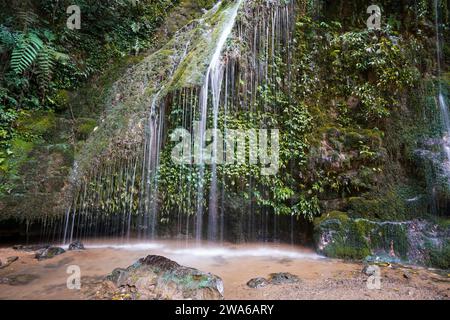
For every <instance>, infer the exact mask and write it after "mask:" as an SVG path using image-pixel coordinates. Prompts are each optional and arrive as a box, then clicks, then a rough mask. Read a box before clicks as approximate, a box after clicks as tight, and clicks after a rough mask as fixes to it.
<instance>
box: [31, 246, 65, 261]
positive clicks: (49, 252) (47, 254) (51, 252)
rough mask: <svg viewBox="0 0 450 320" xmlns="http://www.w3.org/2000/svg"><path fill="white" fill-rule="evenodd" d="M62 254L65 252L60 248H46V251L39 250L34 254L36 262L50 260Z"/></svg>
mask: <svg viewBox="0 0 450 320" xmlns="http://www.w3.org/2000/svg"><path fill="white" fill-rule="evenodd" d="M64 252H66V250H64V249H63V248H60V247H48V248H46V249H41V250H39V251H38V252H36V255H35V258H36V259H38V260H45V259H51V258H53V257H55V256H58V255H60V254H63V253H64Z"/></svg>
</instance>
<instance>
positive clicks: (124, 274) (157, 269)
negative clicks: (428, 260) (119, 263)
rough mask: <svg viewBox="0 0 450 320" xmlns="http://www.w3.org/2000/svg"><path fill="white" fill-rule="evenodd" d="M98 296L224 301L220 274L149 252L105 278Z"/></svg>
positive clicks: (132, 298)
mask: <svg viewBox="0 0 450 320" xmlns="http://www.w3.org/2000/svg"><path fill="white" fill-rule="evenodd" d="M97 298H99V299H113V300H154V299H158V300H160V299H163V300H221V299H223V282H222V279H220V278H219V277H218V276H215V275H213V274H211V273H205V272H202V271H199V270H197V269H194V268H188V267H184V266H181V265H179V264H178V263H176V262H175V261H172V260H169V259H167V258H165V257H162V256H154V255H150V256H147V257H146V258H142V259H139V260H138V261H137V262H136V263H134V264H133V265H131V266H129V267H128V268H126V269H115V270H114V271H113V272H112V273H111V274H109V275H108V276H107V277H106V281H105V282H104V283H102V285H101V288H100V289H99V290H98V293H97Z"/></svg>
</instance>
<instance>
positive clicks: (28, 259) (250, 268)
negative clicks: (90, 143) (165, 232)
mask: <svg viewBox="0 0 450 320" xmlns="http://www.w3.org/2000/svg"><path fill="white" fill-rule="evenodd" d="M85 246H86V249H87V250H85V251H72V252H66V253H64V254H62V255H60V256H57V257H55V258H53V259H49V260H45V261H37V260H36V259H34V254H33V253H25V252H18V251H14V250H12V249H1V250H0V252H1V256H3V257H6V256H13V255H19V256H20V259H19V261H17V262H15V263H14V264H12V265H11V266H10V267H9V268H7V270H5V271H3V270H2V271H3V272H2V273H1V276H2V277H8V276H17V275H27V277H28V278H32V277H35V278H36V279H34V280H32V281H30V282H29V283H27V284H17V285H13V286H11V285H5V284H3V285H0V299H11V298H18V299H55V298H56V299H79V298H84V296H83V295H84V290H81V292H80V291H76V290H75V291H74V290H69V289H67V286H66V281H67V277H68V276H69V275H68V274H67V273H66V270H67V267H68V266H71V265H78V266H79V267H80V269H81V276H82V287H83V285H87V286H90V285H91V284H92V283H95V282H98V281H100V280H101V279H102V278H103V277H104V276H105V275H107V274H108V273H110V272H111V271H112V270H113V269H115V268H118V267H127V266H129V265H131V264H132V263H134V262H135V261H136V260H137V259H139V258H141V257H145V256H147V255H150V254H157V255H163V256H165V257H168V258H170V259H172V260H174V261H176V262H178V263H179V264H182V265H185V266H189V267H194V268H197V269H200V270H202V271H206V272H211V273H214V274H216V275H218V276H220V277H221V278H222V279H223V280H224V286H225V296H226V297H227V298H237V295H236V294H237V292H236V290H237V288H238V287H241V286H245V284H246V282H247V281H248V280H250V279H251V278H254V277H257V276H264V277H266V276H268V275H269V274H270V273H272V272H293V273H295V272H296V271H299V270H301V271H302V274H303V275H305V274H309V275H310V276H311V277H313V276H314V274H315V273H316V272H319V271H320V270H319V269H320V268H319V269H318V268H317V267H318V266H320V265H323V266H325V265H327V264H328V263H327V261H328V260H327V259H324V258H322V257H320V256H318V255H316V254H315V253H314V252H313V251H311V250H309V249H305V248H301V247H294V246H288V245H276V244H264V245H261V244H240V245H234V244H224V245H212V244H206V243H201V244H198V243H195V242H186V241H156V242H145V243H142V242H141V243H139V242H131V243H111V242H98V241H97V242H90V243H85ZM2 260H3V261H5V260H6V259H5V258H3V259H2ZM319 261H320V263H319ZM326 269H329V268H326ZM30 275H31V276H30ZM28 280H30V279H28ZM19 281H20V279H19ZM24 281H25V282H27V280H24ZM82 289H83V288H82Z"/></svg>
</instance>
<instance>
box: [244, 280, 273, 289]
mask: <svg viewBox="0 0 450 320" xmlns="http://www.w3.org/2000/svg"><path fill="white" fill-rule="evenodd" d="M267 285H269V281H267V279H265V278H262V277H258V278H253V279H250V280H249V281H248V282H247V286H249V287H250V288H252V289H258V288H263V287H265V286H267Z"/></svg>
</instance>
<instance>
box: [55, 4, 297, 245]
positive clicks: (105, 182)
mask: <svg viewBox="0 0 450 320" xmlns="http://www.w3.org/2000/svg"><path fill="white" fill-rule="evenodd" d="M294 7H295V6H294V2H293V1H284V0H282V1H281V0H280V1H273V0H270V1H266V0H264V1H260V0H236V1H222V2H218V3H217V4H216V5H215V6H214V7H213V8H212V9H210V10H209V11H208V12H206V13H205V15H204V16H203V17H202V18H201V19H198V20H195V21H193V22H191V23H190V24H189V25H187V26H185V27H183V28H182V29H181V30H179V31H178V32H177V33H176V35H175V37H174V39H173V40H171V41H169V42H168V44H166V45H165V46H164V47H163V48H162V49H161V50H159V51H157V52H155V53H154V54H151V55H150V56H148V57H147V58H145V59H144V61H143V62H142V63H140V64H138V65H137V66H135V67H133V68H132V69H130V70H129V71H128V72H127V74H126V75H125V76H124V78H123V79H121V80H120V81H118V82H117V83H116V84H115V88H114V90H113V94H112V98H111V101H110V102H109V104H110V106H109V107H108V113H107V114H106V116H105V117H104V118H103V119H102V123H101V125H100V126H99V128H98V130H97V131H96V132H94V133H93V134H92V136H91V137H90V138H89V140H88V142H87V144H86V146H84V147H83V150H82V152H81V154H80V156H79V157H78V161H77V163H79V168H78V169H77V177H78V178H76V179H75V180H76V182H75V183H74V187H73V201H72V203H71V205H70V206H68V209H67V211H66V215H65V218H64V223H65V225H64V227H63V231H62V232H63V233H64V240H65V241H71V240H72V239H74V238H77V239H80V238H83V237H89V236H105V237H109V238H110V237H117V238H118V239H125V240H127V239H130V237H132V236H137V237H138V238H143V239H148V238H155V237H157V236H162V235H163V234H167V233H168V232H169V233H172V234H173V233H174V232H175V233H177V235H183V236H184V237H186V238H188V237H190V236H193V237H194V238H195V239H196V240H197V241H200V240H201V239H203V237H204V235H206V236H207V239H209V240H213V241H215V240H224V238H225V233H226V232H227V230H226V229H227V222H228V215H229V213H228V212H227V209H226V205H225V202H226V200H225V197H226V196H227V191H226V190H225V184H226V181H225V178H224V176H223V175H221V174H220V169H219V164H220V161H215V160H217V158H221V157H222V156H223V154H222V153H223V150H221V147H220V146H219V141H220V138H221V134H219V129H221V130H222V131H223V133H224V134H225V133H226V132H227V131H228V130H232V129H234V128H233V127H230V128H229V124H228V123H227V117H228V116H232V115H233V114H234V113H236V112H241V111H245V112H251V111H255V110H254V108H255V107H254V105H255V102H256V101H257V99H258V90H259V88H261V86H263V85H264V84H266V83H268V82H269V81H271V80H272V81H273V80H274V79H275V78H276V75H275V71H274V69H275V68H274V66H275V62H276V60H277V59H280V61H282V62H283V63H284V64H285V65H286V66H287V70H286V74H285V75H284V76H283V79H280V80H281V81H280V80H279V81H277V82H279V84H278V86H280V87H281V86H285V87H288V86H289V79H290V76H291V71H290V68H289V65H290V61H291V53H290V46H291V41H292V33H293V26H294V23H293V19H294ZM263 111H265V112H268V111H270V112H274V113H275V112H278V111H277V110H272V109H271V107H269V106H267V105H265V106H264V110H263ZM174 112H175V116H174ZM221 119H222V120H221ZM179 126H181V127H183V128H186V129H188V130H191V131H193V132H194V137H200V139H199V140H198V141H197V140H196V138H195V139H194V141H193V143H192V146H193V154H192V155H193V159H191V160H194V161H193V162H192V163H190V164H185V165H180V166H179V167H178V168H177V170H179V171H178V173H177V176H172V177H171V179H176V180H177V181H179V183H178V186H177V188H178V190H170V192H171V193H172V194H174V195H176V194H180V195H181V196H180V197H178V198H177V200H176V201H177V202H176V203H173V200H171V201H172V202H171V203H170V205H171V209H170V211H169V212H167V210H168V209H166V208H167V207H168V202H167V199H165V198H162V197H163V194H164V192H169V191H168V190H165V189H164V188H166V187H167V186H164V185H161V179H162V177H163V176H164V175H165V174H168V173H171V172H172V170H173V168H174V166H173V164H168V162H169V160H168V159H167V154H170V152H169V151H170V150H169V149H170V148H169V147H168V146H169V143H170V141H169V140H170V139H169V136H170V133H171V132H172V131H173V130H174V129H176V127H179ZM208 127H210V128H208ZM209 132H212V134H209ZM207 135H210V136H207ZM206 140H208V141H210V142H212V148H211V150H208V155H210V156H208V157H207V158H208V159H206V158H205V159H204V152H203V149H204V148H205V145H206ZM194 180H195V181H198V183H193V181H194ZM250 180H251V179H250ZM246 188H248V189H247V190H244V189H242V190H240V191H241V193H243V192H244V191H248V190H252V188H261V187H258V186H255V185H253V184H252V183H249V185H248V186H247V187H246ZM258 191H261V192H262V191H264V190H258ZM235 201H237V202H242V203H246V204H248V205H249V206H250V207H251V210H250V212H248V213H245V214H248V219H242V223H239V227H240V228H241V232H244V231H247V233H249V234H248V237H253V238H259V239H267V238H268V237H269V234H271V235H272V237H275V235H276V234H278V232H277V226H278V225H279V221H278V219H276V217H275V216H274V217H270V213H269V211H268V210H267V209H266V208H256V206H255V205H254V204H253V202H252V200H251V199H250V200H246V199H245V198H244V197H243V196H242V198H241V199H235ZM236 207H237V209H238V210H240V211H243V210H244V207H243V206H242V205H239V204H238V205H236ZM174 208H175V209H174ZM258 209H260V210H258ZM242 214H244V213H242ZM206 221H207V223H206ZM244 221H248V223H245V225H244ZM269 224H270V227H269ZM172 227H173V229H174V230H175V231H174V232H173V230H172V229H171V228H172ZM171 230H172V231H171Z"/></svg>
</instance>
